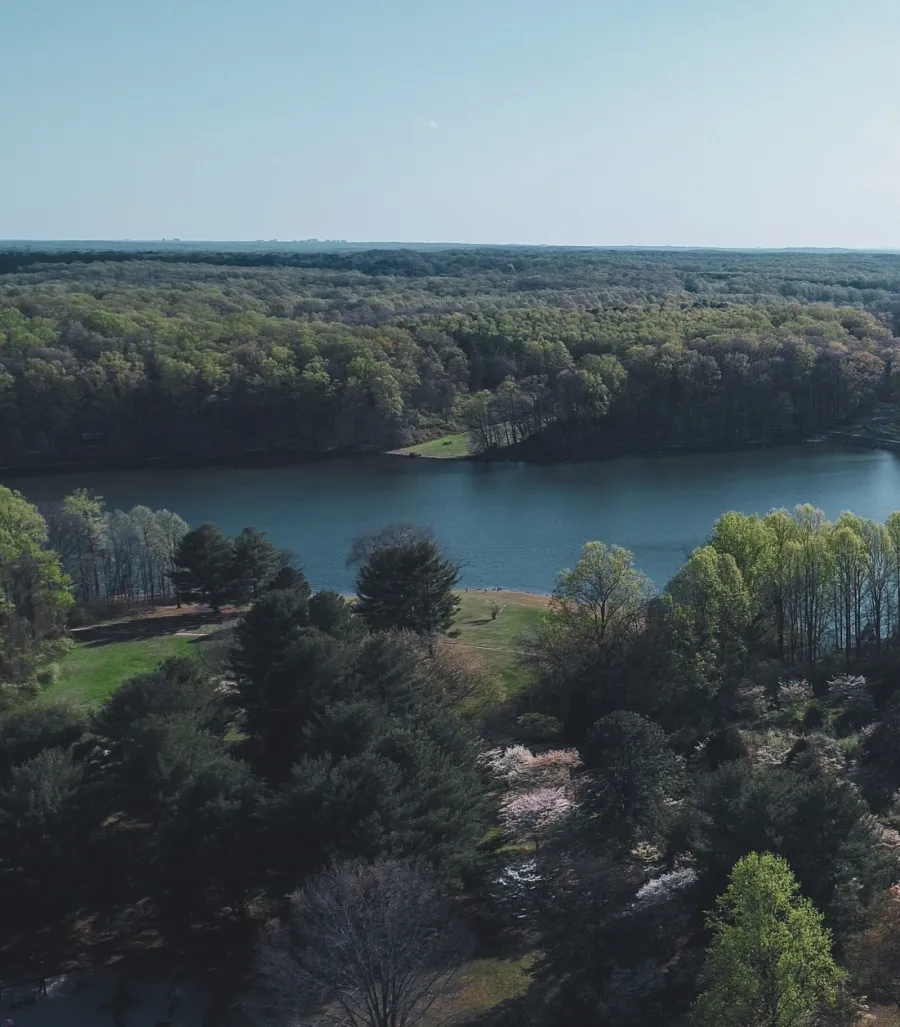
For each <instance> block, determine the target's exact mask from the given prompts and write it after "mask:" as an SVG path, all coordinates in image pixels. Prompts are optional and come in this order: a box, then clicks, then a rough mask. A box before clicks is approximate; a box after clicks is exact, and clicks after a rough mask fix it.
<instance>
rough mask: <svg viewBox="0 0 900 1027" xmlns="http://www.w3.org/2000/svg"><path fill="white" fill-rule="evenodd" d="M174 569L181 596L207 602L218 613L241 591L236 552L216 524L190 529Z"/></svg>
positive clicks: (178, 552)
mask: <svg viewBox="0 0 900 1027" xmlns="http://www.w3.org/2000/svg"><path fill="white" fill-rule="evenodd" d="M173 563H174V565H175V569H174V570H173V571H172V573H171V575H170V576H171V578H172V583H173V584H174V585H175V589H176V592H177V593H178V598H179V599H180V600H183V601H185V602H188V603H206V604H207V605H209V606H211V607H212V608H213V610H214V611H215V612H216V613H219V611H220V610H221V608H222V605H223V604H224V603H227V602H230V601H232V600H233V599H235V598H236V596H237V594H238V591H239V589H238V587H237V579H236V576H235V552H234V545H233V543H232V542H231V539H229V538H228V536H227V535H225V534H224V533H223V532H222V531H220V530H219V529H218V528H217V527H216V526H215V525H214V524H202V525H201V526H200V527H199V528H196V529H195V530H194V531H189V532H188V533H187V534H186V535H185V536H184V538H183V539H182V540H181V542H180V543H179V544H178V548H177V549H176V551H175V556H174V559H173Z"/></svg>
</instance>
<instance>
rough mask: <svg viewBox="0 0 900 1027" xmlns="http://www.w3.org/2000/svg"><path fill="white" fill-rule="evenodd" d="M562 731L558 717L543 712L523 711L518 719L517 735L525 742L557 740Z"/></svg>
mask: <svg viewBox="0 0 900 1027" xmlns="http://www.w3.org/2000/svg"><path fill="white" fill-rule="evenodd" d="M561 732H562V724H560V722H559V721H558V720H557V719H556V717H547V716H545V715H544V714H543V713H523V714H522V716H521V717H518V718H517V719H516V729H515V736H516V738H517V739H520V740H521V741H523V742H555V741H556V740H557V739H558V738H559V736H560V733H561Z"/></svg>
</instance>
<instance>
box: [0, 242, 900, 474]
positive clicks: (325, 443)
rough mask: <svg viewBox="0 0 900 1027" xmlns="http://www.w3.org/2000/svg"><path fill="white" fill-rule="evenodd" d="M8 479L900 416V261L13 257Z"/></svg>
mask: <svg viewBox="0 0 900 1027" xmlns="http://www.w3.org/2000/svg"><path fill="white" fill-rule="evenodd" d="M0 272H2V273H0V465H3V464H5V465H7V466H12V465H28V464H32V463H59V462H65V461H71V460H79V459H80V460H100V461H102V460H108V459H116V458H118V459H129V460H140V459H145V458H168V459H173V458H191V459H205V458H211V457H216V456H223V455H233V454H236V453H241V452H248V451H289V452H300V453H323V452H332V451H350V450H380V449H390V448H395V447H398V446H402V445H406V444H408V443H410V442H414V441H418V440H421V439H424V438H428V437H432V436H436V435H440V434H442V433H444V432H446V431H450V430H457V431H458V430H468V431H469V432H470V434H471V439H472V444H473V447H474V449H475V450H476V451H483V452H485V453H488V454H490V455H498V454H502V455H506V456H523V455H524V456H531V455H537V456H549V457H559V456H570V455H573V454H582V455H595V456H602V455H607V454H609V453H614V452H621V451H627V450H634V449H641V450H649V449H660V448H678V447H698V446H699V447H702V446H710V445H717V446H719V445H740V444H745V443H758V442H773V441H780V440H785V439H797V438H803V437H804V436H806V435H808V434H810V433H813V432H817V431H821V430H827V429H829V428H833V427H835V426H837V425H841V424H844V423H846V422H848V421H850V420H852V419H854V418H856V417H857V416H859V415H861V414H862V413H864V412H866V411H868V410H869V409H871V407H872V406H873V404H874V403H875V402H876V401H877V400H884V401H891V400H893V399H894V398H895V392H896V377H895V367H896V366H897V362H896V359H895V355H896V349H897V339H896V337H895V336H896V333H897V332H898V331H900V328H898V322H900V256H894V255H879V254H829V253H799V252H798V253H777V254H776V253H738V252H734V253H732V252H718V251H639V250H634V251H632V250H565V249H552V248H546V249H523V248H513V249H507V248H502V247H491V248H469V249H457V250H433V251H428V252H420V251H413V250H396V251H391V250H373V251H360V252H353V251H351V252H306V251H304V252H291V251H289V250H283V251H280V252H265V251H261V250H252V251H249V252H212V251H209V252H203V251H194V250H188V251H178V252H165V251H157V252H142V251H139V250H122V251H116V252H106V251H96V250H95V251H84V252H78V251H70V252H48V251H40V250H27V251H26V250H10V251H7V252H6V253H3V254H0Z"/></svg>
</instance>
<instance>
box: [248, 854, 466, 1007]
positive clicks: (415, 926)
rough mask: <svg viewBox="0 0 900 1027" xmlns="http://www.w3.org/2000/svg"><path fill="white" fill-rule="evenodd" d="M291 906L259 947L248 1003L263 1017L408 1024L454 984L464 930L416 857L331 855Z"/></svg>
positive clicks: (461, 956)
mask: <svg viewBox="0 0 900 1027" xmlns="http://www.w3.org/2000/svg"><path fill="white" fill-rule="evenodd" d="M290 907H291V912H290V920H289V923H288V924H287V925H285V924H282V923H278V922H275V923H273V924H271V925H270V926H269V927H268V928H267V929H266V930H265V931H264V932H263V934H262V936H261V939H260V942H259V946H258V949H257V960H256V974H255V983H256V990H255V992H254V993H253V995H252V997H251V999H250V1001H249V1003H248V1004H249V1005H250V1006H252V1009H253V1011H255V1012H256V1013H257V1014H260V1015H261V1018H262V1019H263V1020H264V1021H265V1022H269V1023H278V1024H279V1025H282V1027H288V1025H294V1024H317V1023H332V1024H339V1025H341V1027H411V1025H417V1024H419V1023H421V1022H422V1018H423V1017H424V1015H425V1014H426V1013H427V1012H428V1011H429V1010H431V1009H432V1007H433V1006H434V1005H435V1003H436V1002H438V1000H439V999H441V998H442V997H444V996H446V995H448V994H449V993H450V992H452V990H453V989H454V987H455V976H456V974H457V972H458V971H459V969H460V967H461V965H462V962H463V960H464V959H465V956H466V952H467V946H466V944H465V939H464V935H463V934H462V932H461V931H460V930H459V929H458V928H456V927H455V926H454V924H453V922H452V920H451V918H450V915H449V912H448V909H447V906H446V904H445V902H444V901H443V899H442V897H441V895H440V893H439V892H438V890H437V887H436V886H435V884H434V882H433V880H432V879H431V877H430V876H429V875H428V874H427V873H426V872H425V871H424V870H422V869H420V868H419V867H418V866H416V865H414V864H411V863H408V862H403V861H397V860H388V859H382V860H377V861H376V862H375V863H371V864H367V863H363V862H348V863H341V864H336V865H335V866H333V867H331V868H330V869H329V870H326V871H324V872H322V873H321V874H319V875H318V876H317V877H315V878H314V879H313V880H312V881H310V883H309V884H308V885H307V886H306V887H305V888H303V889H301V890H300V891H298V892H295V893H294V894H293V895H292V896H291V899H290Z"/></svg>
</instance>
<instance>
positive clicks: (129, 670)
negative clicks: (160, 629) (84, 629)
mask: <svg viewBox="0 0 900 1027" xmlns="http://www.w3.org/2000/svg"><path fill="white" fill-rule="evenodd" d="M191 641H192V639H190V638H184V637H180V638H179V637H177V636H175V635H159V636H156V637H154V638H141V639H135V640H128V641H122V642H109V643H106V644H104V645H95V644H78V645H76V646H75V648H74V649H73V650H72V651H71V652H70V653H68V654H67V655H66V656H64V657H63V659H62V661H61V665H60V671H59V676H58V677H57V678H56V680H55V681H54V682H53V683H52V684H50V685H48V686H47V687H46V688H45V689H44V690H43V692H42V693H41V695H42V698H44V699H47V700H53V699H68V700H69V701H70V702H72V703H74V704H75V705H77V706H86V707H88V708H90V709H95V708H96V707H98V706H99V705H100V704H101V703H102V702H103V701H104V699H106V698H107V696H109V694H110V693H111V692H114V691H115V690H116V689H117V688H118V687H119V685H121V684H122V683H123V682H125V681H127V680H128V679H129V678H133V677H135V676H136V675H138V674H146V673H147V672H148V671H151V670H153V668H154V667H155V666H156V665H157V664H158V663H161V662H162V661H163V660H165V659H166V658H167V657H169V656H187V655H188V654H189V653H191V652H192V651H194V652H196V647H195V646H192V645H191Z"/></svg>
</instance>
